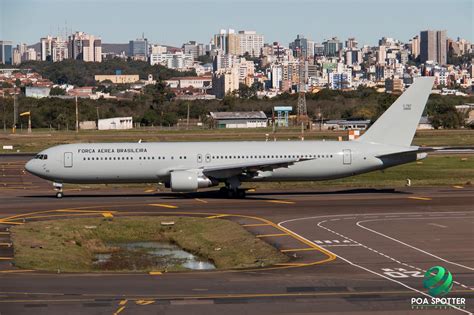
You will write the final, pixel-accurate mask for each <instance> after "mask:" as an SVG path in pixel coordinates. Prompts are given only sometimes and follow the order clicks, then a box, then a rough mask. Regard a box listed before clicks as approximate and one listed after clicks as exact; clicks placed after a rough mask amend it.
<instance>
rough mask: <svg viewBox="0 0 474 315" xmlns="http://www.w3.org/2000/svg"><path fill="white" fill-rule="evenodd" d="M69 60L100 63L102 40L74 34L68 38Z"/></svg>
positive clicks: (84, 34) (79, 33)
mask: <svg viewBox="0 0 474 315" xmlns="http://www.w3.org/2000/svg"><path fill="white" fill-rule="evenodd" d="M68 53H69V58H72V59H79V60H83V61H86V62H102V40H101V38H100V37H97V36H94V35H90V34H86V33H84V32H76V33H74V34H71V35H70V36H69V44H68Z"/></svg>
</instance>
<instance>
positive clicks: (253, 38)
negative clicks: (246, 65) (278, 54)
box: [238, 31, 264, 57]
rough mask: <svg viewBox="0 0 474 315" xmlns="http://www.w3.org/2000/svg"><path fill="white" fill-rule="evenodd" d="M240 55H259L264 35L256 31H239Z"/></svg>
mask: <svg viewBox="0 0 474 315" xmlns="http://www.w3.org/2000/svg"><path fill="white" fill-rule="evenodd" d="M238 36H239V48H240V55H244V54H245V53H248V54H249V55H250V56H252V57H258V56H259V55H260V51H261V50H262V48H263V44H264V37H263V35H260V34H257V32H255V31H239V34H238Z"/></svg>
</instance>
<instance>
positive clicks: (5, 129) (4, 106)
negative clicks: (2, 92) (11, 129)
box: [2, 100, 7, 132]
mask: <svg viewBox="0 0 474 315" xmlns="http://www.w3.org/2000/svg"><path fill="white" fill-rule="evenodd" d="M2 104H3V131H4V132H7V116H6V107H7V104H6V102H5V100H3V101H2Z"/></svg>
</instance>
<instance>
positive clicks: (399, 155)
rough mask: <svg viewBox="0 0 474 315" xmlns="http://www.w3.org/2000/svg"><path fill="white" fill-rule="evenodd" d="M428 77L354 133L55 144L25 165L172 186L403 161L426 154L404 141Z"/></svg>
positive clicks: (50, 172)
mask: <svg viewBox="0 0 474 315" xmlns="http://www.w3.org/2000/svg"><path fill="white" fill-rule="evenodd" d="M433 83H434V78H432V77H420V78H417V79H416V80H415V82H414V83H413V84H412V85H411V86H410V88H408V89H407V90H406V91H405V92H404V93H403V94H402V95H401V96H400V97H399V98H398V99H397V100H396V101H395V102H394V103H393V104H392V105H391V106H390V108H389V109H388V110H387V111H386V112H385V113H384V114H383V115H382V116H381V117H380V118H379V119H378V120H377V121H376V122H375V123H374V124H373V125H372V126H371V127H370V128H369V129H368V130H367V132H365V133H364V134H363V135H362V136H361V137H360V138H358V139H357V140H355V141H285V142H283V141H276V142H263V141H251V142H247V141H230V142H169V143H152V142H150V143H81V144H66V145H59V146H55V147H52V148H49V149H46V150H44V151H42V152H40V153H39V154H38V155H36V156H35V157H34V159H32V160H30V161H28V163H27V164H26V166H25V168H26V170H27V171H28V172H30V173H32V174H34V175H36V176H39V177H41V178H44V179H47V180H50V181H52V182H53V183H54V187H55V188H56V190H57V194H56V196H57V197H58V198H61V197H63V190H62V187H63V184H64V183H84V184H85V183H87V184H104V183H160V182H162V183H165V186H166V187H169V188H171V190H172V191H174V192H195V191H197V190H198V189H199V188H204V187H211V186H217V185H219V183H221V182H223V183H225V187H223V188H221V191H223V192H225V193H226V194H227V195H228V196H229V197H243V196H244V195H245V190H244V189H240V188H239V187H240V185H241V183H242V182H254V181H319V180H328V179H336V178H343V177H348V176H353V175H357V174H362V173H367V172H371V171H375V170H381V169H385V168H387V167H391V166H395V165H400V164H404V163H409V162H412V161H416V160H419V159H423V158H425V157H426V156H427V153H426V151H427V150H426V149H423V148H420V147H417V146H411V142H412V140H413V137H414V135H415V131H416V127H417V125H418V122H419V120H420V117H421V115H422V113H423V110H424V108H425V105H426V101H427V99H428V96H429V94H430V92H431V89H432V87H433Z"/></svg>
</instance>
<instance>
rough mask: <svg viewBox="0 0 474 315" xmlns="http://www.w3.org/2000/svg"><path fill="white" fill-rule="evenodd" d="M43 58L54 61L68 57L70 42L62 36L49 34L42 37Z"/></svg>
mask: <svg viewBox="0 0 474 315" xmlns="http://www.w3.org/2000/svg"><path fill="white" fill-rule="evenodd" d="M40 45H41V60H43V61H45V60H51V61H53V62H56V61H63V60H64V59H67V58H68V42H67V41H66V40H65V39H62V38H61V37H59V36H58V37H52V36H47V37H43V38H41V39H40Z"/></svg>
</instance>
